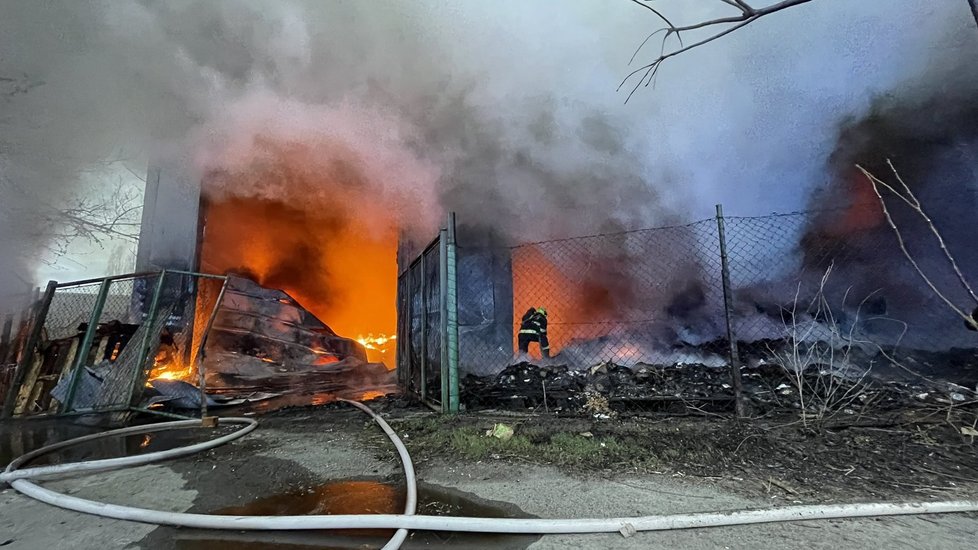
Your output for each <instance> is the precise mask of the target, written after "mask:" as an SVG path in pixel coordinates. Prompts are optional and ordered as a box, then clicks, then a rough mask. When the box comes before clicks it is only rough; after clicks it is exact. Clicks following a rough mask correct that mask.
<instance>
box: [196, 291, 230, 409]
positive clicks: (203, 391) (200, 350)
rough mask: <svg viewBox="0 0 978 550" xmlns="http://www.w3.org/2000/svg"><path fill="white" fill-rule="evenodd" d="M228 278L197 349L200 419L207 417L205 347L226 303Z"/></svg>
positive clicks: (218, 295)
mask: <svg viewBox="0 0 978 550" xmlns="http://www.w3.org/2000/svg"><path fill="white" fill-rule="evenodd" d="M228 281H229V279H228V278H225V279H224V284H222V285H221V291H220V292H218V293H217V301H215V302H214V310H213V311H211V314H210V317H208V318H207V325H205V326H204V333H203V335H202V336H201V337H200V346H198V347H197V355H196V357H195V363H196V367H197V378H198V379H199V380H200V418H201V419H203V418H206V417H207V383H206V382H205V381H204V378H206V376H205V375H206V374H207V373H206V372H204V346H205V345H206V344H207V336H208V335H209V334H210V333H211V328H212V327H213V326H214V321H215V320H216V319H217V312H218V310H219V309H220V308H221V302H222V301H224V292H225V291H226V290H227V288H228ZM197 289H198V294H197V296H198V298H199V296H200V294H199V289H200V285H199V284H198V285H197Z"/></svg>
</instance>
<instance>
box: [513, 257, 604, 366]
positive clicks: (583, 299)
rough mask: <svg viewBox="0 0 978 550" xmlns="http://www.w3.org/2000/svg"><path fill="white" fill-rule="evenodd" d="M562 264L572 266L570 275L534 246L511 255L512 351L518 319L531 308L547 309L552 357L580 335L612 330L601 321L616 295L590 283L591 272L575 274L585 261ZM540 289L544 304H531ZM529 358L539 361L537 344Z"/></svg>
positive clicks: (592, 336)
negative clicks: (544, 300) (544, 299)
mask: <svg viewBox="0 0 978 550" xmlns="http://www.w3.org/2000/svg"><path fill="white" fill-rule="evenodd" d="M562 265H566V266H575V267H574V268H573V272H572V270H571V269H566V270H565V269H561V267H559V266H558V265H556V264H554V262H553V261H551V260H550V258H549V257H548V256H547V254H546V251H545V250H543V249H541V248H537V247H532V246H530V247H524V248H518V249H516V250H515V251H514V252H513V335H514V338H513V340H514V341H513V349H514V350H515V349H516V335H517V334H518V333H519V325H520V320H521V319H522V317H523V314H524V313H525V312H526V310H527V309H530V308H535V307H545V308H547V313H548V317H549V326H548V329H547V333H548V336H549V338H550V352H551V354H554V353H559V352H560V350H561V349H562V348H564V347H566V346H567V344H569V343H570V341H571V340H573V339H574V337H575V336H577V335H579V334H582V333H583V334H586V335H587V337H588V338H598V337H600V336H604V335H606V334H608V333H609V332H610V331H611V330H612V328H613V326H614V325H612V324H609V323H601V322H600V321H601V320H603V319H604V318H605V317H607V313H608V311H609V310H610V309H612V308H613V307H614V303H615V301H614V298H615V296H613V295H611V293H610V292H611V291H610V290H608V289H607V288H604V287H603V286H601V285H600V284H598V283H597V282H596V281H594V280H592V278H591V276H592V273H591V272H590V271H584V272H580V271H578V269H579V268H578V266H580V265H587V263H586V261H584V260H582V261H580V262H564V263H562ZM540 289H546V291H547V292H546V303H543V302H533V301H531V300H533V299H534V298H533V297H534V296H539V295H540ZM595 321H597V322H595ZM562 325H563V326H562ZM530 355H531V356H532V357H534V358H538V359H539V358H540V353H539V351H538V347H537V346H536V345H532V346H530Z"/></svg>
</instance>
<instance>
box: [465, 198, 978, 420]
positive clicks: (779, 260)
mask: <svg viewBox="0 0 978 550" xmlns="http://www.w3.org/2000/svg"><path fill="white" fill-rule="evenodd" d="M864 211H865V210H864ZM852 215H853V210H852V209H849V210H847V211H837V212H833V211H822V212H805V213H795V214H787V215H770V216H763V217H737V216H733V217H730V216H727V217H724V216H723V215H722V213H721V210H720V209H719V208H718V216H717V217H716V218H714V219H707V220H702V221H698V222H694V223H690V224H686V225H681V226H674V227H663V228H657V229H645V230H639V231H629V232H622V233H616V234H607V235H592V236H585V237H580V238H572V239H562V240H555V241H548V242H538V243H529V244H522V245H518V246H515V247H504V246H498V245H494V244H493V243H491V242H490V243H486V242H483V241H485V239H482V240H481V241H480V239H472V238H469V237H468V236H463V237H462V238H460V239H459V244H458V249H457V251H458V254H457V258H456V264H457V281H456V283H457V285H458V290H459V291H458V300H457V303H456V307H457V312H458V327H457V330H458V333H459V352H458V353H459V363H458V370H459V376H460V377H461V383H460V396H461V397H460V399H461V403H462V406H463V407H464V408H468V409H478V408H483V409H484V408H511V409H520V410H526V409H532V410H538V411H550V412H554V411H558V412H564V413H572V414H581V413H585V414H597V415H602V414H616V413H646V412H657V411H674V412H682V411H687V412H688V411H694V412H695V411H700V412H702V411H707V412H710V411H733V410H735V409H736V408H737V407H736V405H737V404H738V400H737V399H736V396H737V393H738V392H737V391H736V390H737V387H738V384H741V385H742V387H743V391H742V392H741V396H742V400H743V401H742V403H743V404H745V405H746V406H747V409H748V410H746V411H741V412H745V413H751V412H753V413H762V412H765V411H766V410H769V409H773V408H789V409H790V408H794V409H800V410H802V411H803V412H804V411H807V410H809V409H812V410H813V411H815V412H818V411H821V412H822V413H823V414H824V413H825V411H827V410H829V409H831V410H833V411H845V412H844V413H842V414H862V413H864V412H868V411H870V410H880V409H886V408H887V407H895V406H898V405H899V406H903V405H907V404H908V403H912V402H914V401H937V402H944V401H949V402H950V401H954V400H960V399H961V398H962V396H972V395H973V394H974V391H975V389H976V388H975V384H976V382H978V353H976V348H978V335H976V334H975V333H974V332H970V331H968V330H966V328H965V327H964V323H963V322H962V320H961V319H959V318H958V317H956V316H955V315H954V314H953V312H951V311H950V310H949V309H948V308H947V307H946V305H945V304H944V303H942V301H941V299H940V298H939V297H938V296H937V295H935V294H934V292H933V291H931V290H930V289H929V288H928V287H927V286H926V285H925V283H924V282H923V281H922V280H921V279H920V277H919V275H918V274H917V273H916V272H915V270H914V269H913V267H912V265H911V264H910V262H909V261H908V260H907V259H906V257H905V256H904V255H903V253H902V252H901V250H900V248H899V246H898V244H897V242H896V239H895V237H894V235H893V232H892V230H891V229H890V228H889V227H888V226H887V225H885V224H880V223H873V224H870V223H865V221H864V220H862V221H861V220H858V219H857V220H853V219H851V218H852ZM876 221H877V222H878V221H879V220H876ZM904 232H905V238H907V240H908V244H909V245H910V249H911V253H912V254H913V255H914V257H915V260H916V261H917V262H918V263H919V264H920V266H921V269H923V270H924V271H925V272H926V273H927V274H928V276H930V277H931V278H932V279H933V280H934V282H935V284H937V286H938V287H939V288H940V289H941V291H942V292H944V293H945V294H946V295H947V296H948V298H949V299H951V300H952V301H954V302H955V303H958V304H960V305H961V306H962V307H965V306H968V309H969V310H970V308H971V307H973V306H969V304H970V303H971V302H970V301H969V298H968V296H967V295H966V294H965V293H964V292H963V290H962V288H961V285H960V284H959V283H958V282H957V280H956V279H955V278H954V276H953V272H952V271H951V269H950V267H949V265H948V263H947V261H946V258H944V256H943V254H942V252H941V250H940V248H939V246H938V245H937V243H936V242H930V241H928V240H927V239H926V238H924V237H925V236H926V235H927V228H926V227H918V226H911V225H908V226H906V228H905V229H904ZM906 234H911V235H914V236H917V237H919V238H917V237H914V238H909V237H906ZM949 247H950V248H952V253H953V252H954V247H951V245H950V244H949ZM958 261H959V263H961V264H962V269H963V270H964V272H965V273H966V274H972V275H974V274H978V265H972V264H973V263H974V262H970V260H969V259H968V258H967V257H965V261H962V259H961V257H959V258H958ZM539 307H543V308H546V309H547V312H548V336H549V340H550V346H551V357H549V358H545V357H542V356H541V354H540V350H539V348H538V345H537V344H535V343H534V344H531V345H530V349H529V353H525V354H524V353H520V352H519V350H518V347H517V334H518V333H519V330H520V318H521V317H522V315H523V314H524V312H526V311H527V310H529V309H531V308H539ZM732 367H733V368H732ZM738 375H739V376H738ZM738 378H739V379H738ZM968 398H969V399H970V397H968ZM812 414H814V412H812Z"/></svg>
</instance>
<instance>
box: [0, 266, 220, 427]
mask: <svg viewBox="0 0 978 550" xmlns="http://www.w3.org/2000/svg"><path fill="white" fill-rule="evenodd" d="M224 280H225V278H224V277H220V276H213V275H205V274H199V273H190V272H182V271H161V272H154V273H140V274H130V275H121V276H115V277H107V278H103V279H93V280H87V281H78V282H70V283H57V282H55V281H51V282H50V283H48V285H47V288H46V290H45V292H44V293H43V295H40V296H39V297H38V298H37V299H36V300H35V301H34V303H33V304H32V307H31V308H30V309H29V310H28V311H27V313H25V314H24V317H25V318H26V319H27V322H25V323H24V324H23V326H22V330H21V334H22V336H21V337H20V338H19V341H20V344H19V346H18V348H17V353H16V357H15V360H14V362H13V364H12V365H10V367H9V368H8V369H6V370H8V371H10V373H9V374H7V376H6V378H7V380H6V383H5V387H4V393H3V395H2V397H3V399H4V403H3V410H2V415H3V417H11V416H44V415H76V414H90V413H114V414H115V415H116V416H118V417H119V420H122V419H123V418H124V417H125V416H126V415H127V414H128V413H130V412H132V411H134V410H141V411H144V412H146V411H145V409H144V408H142V407H143V406H144V405H145V404H146V401H145V398H147V397H150V396H147V395H145V386H146V382H147V380H148V378H149V377H150V376H151V375H152V374H154V370H159V371H160V372H159V373H157V374H162V375H163V376H164V377H165V376H166V374H165V372H166V371H168V372H170V373H171V374H178V373H180V372H181V371H187V372H191V371H192V370H193V369H194V365H196V364H197V361H196V360H197V356H198V352H199V350H200V346H201V345H202V342H201V340H202V336H203V334H204V333H205V330H206V326H205V325H206V323H207V320H208V318H209V314H210V313H211V311H212V310H213V309H214V308H215V307H216V304H217V301H218V299H219V296H220V295H221V292H220V291H221V288H222V287H223V284H224Z"/></svg>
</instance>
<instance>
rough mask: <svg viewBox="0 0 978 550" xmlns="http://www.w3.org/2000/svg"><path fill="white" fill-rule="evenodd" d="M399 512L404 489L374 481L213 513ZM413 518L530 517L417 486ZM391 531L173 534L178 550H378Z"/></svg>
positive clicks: (430, 536)
mask: <svg viewBox="0 0 978 550" xmlns="http://www.w3.org/2000/svg"><path fill="white" fill-rule="evenodd" d="M403 511H404V488H403V487H400V486H398V485H395V484H391V483H386V482H382V481H374V480H352V481H333V482H329V483H326V484H323V485H319V486H317V487H313V488H310V489H309V490H306V491H297V492H293V493H286V494H280V495H275V496H270V497H263V498H259V499H257V500H255V501H253V502H251V503H249V504H246V505H244V506H234V507H230V508H223V509H221V510H217V511H215V512H214V513H216V514H225V515H278V516H285V515H313V514H399V513H402V512H403ZM417 513H418V514H424V515H439V516H477V517H489V518H513V517H532V516H529V515H527V514H526V513H524V512H522V511H521V510H519V508H517V507H516V506H513V505H511V504H506V503H499V502H489V501H484V500H482V499H479V498H478V497H475V496H474V495H467V494H465V493H462V492H460V491H456V490H453V489H448V488H444V487H439V486H437V485H429V484H425V483H420V484H419V485H418V511H417ZM392 534H393V531H384V530H359V531H350V530H344V531H293V532H228V531H223V532H222V531H198V530H177V531H174V532H173V533H172V536H173V540H174V543H175V548H178V549H180V550H203V549H205V548H206V549H208V550H225V549H228V550H230V549H233V550H257V549H266V548H267V549H275V550H288V549H309V548H317V549H337V550H338V549H354V548H356V549H361V548H379V547H380V546H382V545H383V544H384V543H385V542H386V541H387V539H388V538H390V536H391V535H392ZM538 539H539V537H537V536H532V535H529V536H528V535H491V534H478V533H471V534H470V533H449V532H434V531H412V532H411V533H410V536H409V537H408V539H407V541H406V542H405V543H404V545H403V546H402V547H401V548H405V549H411V548H431V547H439V548H467V549H468V548H471V549H480V548H485V549H493V550H500V549H514V550H515V549H521V548H526V547H527V546H529V545H530V544H531V543H533V542H535V541H536V540H538Z"/></svg>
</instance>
